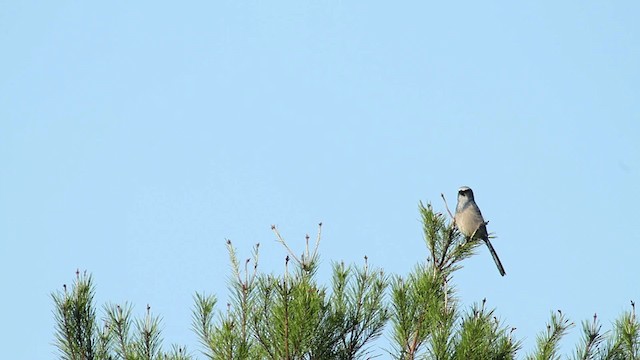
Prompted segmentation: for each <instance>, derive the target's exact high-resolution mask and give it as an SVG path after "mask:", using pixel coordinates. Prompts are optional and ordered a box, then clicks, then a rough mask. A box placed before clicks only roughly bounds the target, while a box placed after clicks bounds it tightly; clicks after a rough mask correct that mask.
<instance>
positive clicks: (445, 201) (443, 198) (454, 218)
mask: <svg viewBox="0 0 640 360" xmlns="http://www.w3.org/2000/svg"><path fill="white" fill-rule="evenodd" d="M440 196H442V200H443V201H444V207H445V208H446V209H447V212H448V213H449V216H451V218H452V219H453V221H454V222H455V221H456V217H455V216H453V214H452V213H451V211H449V205H447V199H445V197H444V194H443V193H440Z"/></svg>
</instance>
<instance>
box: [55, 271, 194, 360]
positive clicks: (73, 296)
mask: <svg viewBox="0 0 640 360" xmlns="http://www.w3.org/2000/svg"><path fill="white" fill-rule="evenodd" d="M94 294H95V288H94V286H93V280H92V278H91V276H90V275H87V274H86V273H83V274H80V272H79V271H77V272H76V280H75V282H74V284H73V286H72V287H71V290H68V289H67V286H66V285H64V286H63V291H58V292H54V293H53V294H52V295H51V296H52V298H53V302H54V305H55V309H54V317H55V320H56V334H55V337H56V340H55V345H56V347H57V348H58V350H59V352H60V358H61V359H68V360H116V359H123V360H187V359H192V357H191V356H190V355H189V354H187V352H186V349H185V348H184V347H178V346H175V345H174V346H173V347H172V350H171V351H169V352H163V351H162V349H161V337H160V319H159V318H158V317H155V316H152V315H151V312H150V310H151V308H150V307H149V306H148V305H147V313H146V315H145V316H144V318H142V319H134V318H133V317H132V315H131V313H132V309H133V308H132V306H130V305H128V304H125V305H123V306H120V305H113V304H109V305H105V307H104V313H105V315H104V318H103V321H102V323H103V326H102V327H100V326H99V324H98V321H97V319H96V310H95V305H94V303H93V297H94ZM132 326H133V327H134V331H133V332H132V330H131V327H132Z"/></svg>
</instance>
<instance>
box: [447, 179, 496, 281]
mask: <svg viewBox="0 0 640 360" xmlns="http://www.w3.org/2000/svg"><path fill="white" fill-rule="evenodd" d="M455 223H456V226H457V227H458V230H460V232H461V233H462V235H464V236H466V237H468V238H469V237H471V236H472V235H473V237H474V238H475V239H481V240H483V241H484V243H485V244H487V247H488V248H489V252H490V253H491V256H493V261H495V263H496V266H497V267H498V271H499V272H500V275H502V276H504V274H505V272H504V267H502V263H501V262H500V259H499V258H498V254H496V251H495V249H494V248H493V246H492V245H491V242H490V241H489V233H488V232H487V226H486V224H485V222H484V218H482V213H481V212H480V208H478V205H476V201H475V200H474V198H473V190H471V188H469V187H467V186H463V187H461V188H460V189H458V206H456V215H455ZM474 233H475V235H474Z"/></svg>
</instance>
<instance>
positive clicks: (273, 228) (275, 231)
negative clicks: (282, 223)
mask: <svg viewBox="0 0 640 360" xmlns="http://www.w3.org/2000/svg"><path fill="white" fill-rule="evenodd" d="M271 230H273V232H274V233H275V234H276V237H277V238H278V240H277V241H278V242H279V243H280V244H282V245H283V246H284V247H285V248H286V249H287V251H288V252H289V255H291V257H292V258H293V259H294V260H295V261H296V262H297V263H298V264H301V265H302V264H303V263H302V261H300V259H298V257H297V256H296V254H295V253H294V252H293V251H292V250H291V248H289V246H288V245H287V243H286V242H285V241H284V239H283V238H282V236H280V233H279V232H278V229H277V228H276V226H275V225H271Z"/></svg>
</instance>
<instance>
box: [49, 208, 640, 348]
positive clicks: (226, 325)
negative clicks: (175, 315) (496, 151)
mask: <svg viewBox="0 0 640 360" xmlns="http://www.w3.org/2000/svg"><path fill="white" fill-rule="evenodd" d="M419 211H420V215H421V218H422V224H423V232H424V240H425V243H426V246H427V250H428V252H425V254H427V255H428V256H426V260H425V261H424V262H423V263H419V264H417V265H416V266H415V267H414V269H413V270H412V271H411V272H410V273H409V274H408V275H406V276H400V275H388V274H386V273H385V272H384V271H383V270H382V269H380V268H377V267H375V266H372V265H370V264H369V260H368V258H367V257H366V256H365V257H364V262H363V263H362V264H360V265H346V264H344V263H341V262H339V263H334V264H333V267H332V271H333V273H332V279H331V284H330V285H328V286H325V285H322V284H319V283H318V281H317V278H316V273H317V270H318V266H319V255H318V247H319V243H320V238H321V229H322V224H319V226H318V233H317V236H316V238H315V240H314V242H313V243H312V244H310V237H309V236H307V237H306V246H305V248H304V250H303V251H302V254H300V255H298V254H296V253H295V252H294V251H292V250H291V248H290V247H289V246H288V244H287V242H285V240H284V239H283V238H282V237H281V236H280V233H279V232H278V229H277V228H276V227H275V226H274V227H272V230H273V231H274V234H275V236H276V238H277V240H278V241H279V242H280V243H281V244H282V245H283V246H284V248H285V250H286V257H285V258H284V264H283V265H284V270H283V272H282V274H280V275H274V274H270V273H269V274H268V273H263V272H261V271H260V270H259V267H258V264H259V244H258V245H256V246H255V247H254V249H253V254H252V257H251V258H250V259H247V260H245V261H243V262H241V261H240V260H239V259H238V256H237V254H236V249H235V248H234V247H233V244H232V243H231V241H227V250H228V252H229V258H230V262H231V269H232V275H231V277H230V281H229V292H230V293H229V300H228V302H227V303H226V306H223V307H220V306H218V300H217V297H216V296H215V295H207V294H203V293H196V294H195V295H194V306H193V310H192V330H193V332H194V334H195V337H196V338H197V339H198V340H199V343H200V348H199V351H198V352H197V353H195V354H194V353H191V352H188V351H187V349H186V347H184V346H178V345H173V346H171V347H170V348H169V349H168V350H165V349H164V348H163V346H162V333H161V323H160V319H159V317H158V316H155V315H152V313H151V308H150V306H149V305H147V307H146V312H145V313H144V315H143V316H142V317H140V318H135V317H133V315H132V314H133V306H132V305H130V304H127V303H125V304H122V305H118V304H106V305H104V306H103V307H102V309H101V311H100V314H101V316H100V317H98V314H97V313H98V311H97V309H96V305H95V304H94V294H95V286H94V284H93V279H92V277H91V275H89V274H87V273H80V272H79V271H78V272H76V278H75V281H74V283H73V284H72V285H71V286H70V287H67V286H66V285H65V286H63V289H62V290H59V291H55V292H53V293H52V299H53V303H54V311H53V312H54V318H55V321H56V325H55V335H54V336H55V341H54V344H55V346H56V347H57V349H58V351H59V358H60V359H68V360H94V359H95V360H103V359H114V360H115V359H124V360H130V359H144V360H155V359H158V360H165V359H166V360H168V359H172V360H181V359H196V358H200V356H199V355H202V356H204V358H206V359H216V360H217V359H220V360H231V359H273V360H276V359H277V360H280V359H287V360H289V359H328V360H331V359H339V360H348V359H371V358H376V357H381V358H391V359H402V360H413V359H442V360H456V359H460V360H462V359H470V360H473V359H516V358H517V352H518V351H519V350H520V347H521V343H520V341H518V340H517V339H515V338H514V336H513V335H514V328H511V327H509V326H507V325H505V324H504V323H503V322H502V320H500V319H499V317H498V315H497V314H496V310H495V309H491V308H489V307H488V306H487V303H486V300H482V301H480V302H477V303H474V304H472V305H471V306H469V307H468V308H467V307H466V306H465V305H464V304H463V302H462V300H461V299H459V298H458V297H457V296H456V292H455V291H454V290H453V289H454V287H453V286H451V283H452V281H453V275H454V274H455V272H456V271H457V270H459V269H460V268H461V267H462V263H463V261H464V260H465V259H467V258H469V257H470V256H472V255H473V254H474V253H475V250H476V248H477V247H478V246H479V245H480V242H479V241H477V240H469V239H465V238H464V237H463V236H462V235H461V234H460V233H459V232H458V231H457V230H456V229H455V227H454V226H453V224H452V223H451V222H450V221H448V220H447V217H446V216H444V215H443V214H441V213H438V212H435V211H434V210H433V208H432V206H431V205H429V204H427V205H426V206H425V205H423V204H422V203H420V205H419ZM488 295H490V294H488ZM631 308H632V309H631V311H629V312H626V313H624V314H623V315H622V316H621V317H620V318H619V319H618V320H617V321H616V322H615V324H614V327H613V329H612V330H611V331H608V332H604V331H603V330H602V325H601V324H600V322H599V320H598V318H597V316H594V317H593V319H592V320H591V321H585V322H583V323H582V331H583V338H582V340H581V342H580V343H579V344H578V345H577V346H576V348H575V353H574V354H573V355H572V358H573V359H583V360H586V359H640V323H639V322H638V320H637V319H636V316H635V304H634V303H632V306H631ZM572 326H573V323H572V322H570V321H569V320H568V319H567V318H566V316H565V315H564V314H563V313H562V312H560V311H556V312H552V314H551V318H550V320H549V323H548V324H547V326H546V329H545V330H544V331H542V332H541V333H540V334H539V335H538V337H537V344H536V348H535V349H534V350H533V351H532V352H531V353H530V354H528V355H526V356H524V357H523V358H526V359H531V360H538V359H544V360H546V359H559V358H560V356H559V354H558V352H559V348H560V340H561V339H562V337H563V335H565V334H566V333H567V332H568V331H569V330H570V329H571V328H572ZM383 335H384V336H383ZM381 336H383V337H384V338H385V341H375V340H376V339H378V338H380V337H381Z"/></svg>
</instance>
